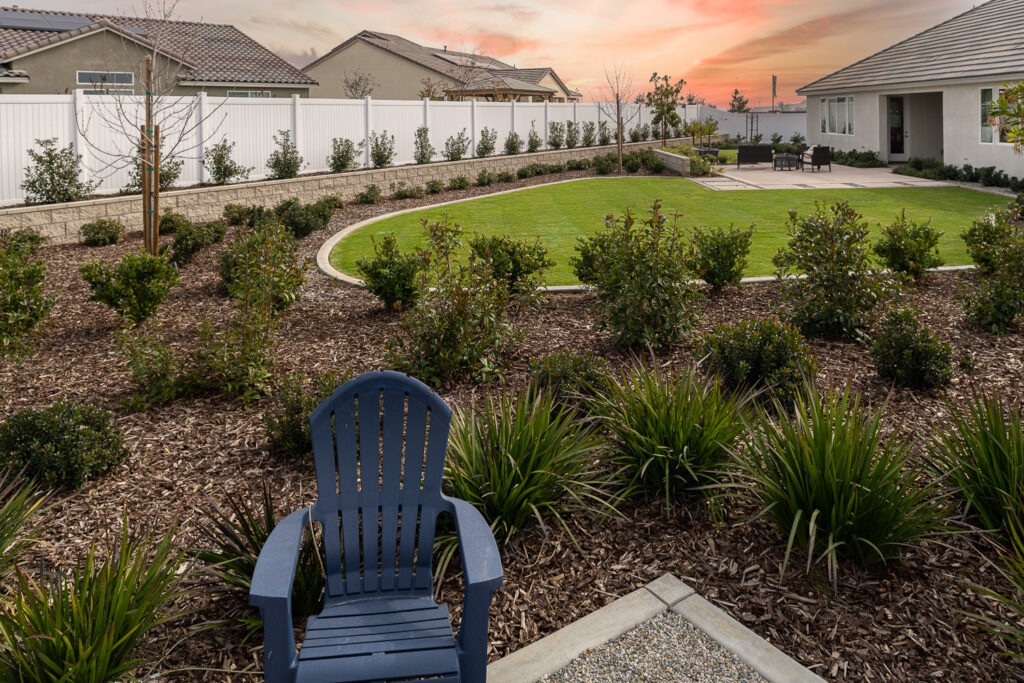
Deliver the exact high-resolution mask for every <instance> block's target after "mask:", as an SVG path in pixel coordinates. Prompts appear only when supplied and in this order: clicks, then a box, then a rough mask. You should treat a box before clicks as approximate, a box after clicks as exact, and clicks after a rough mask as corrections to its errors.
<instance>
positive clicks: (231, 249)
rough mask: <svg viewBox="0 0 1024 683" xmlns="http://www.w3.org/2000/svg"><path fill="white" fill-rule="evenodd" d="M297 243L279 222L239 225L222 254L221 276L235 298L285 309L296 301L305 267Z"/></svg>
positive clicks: (306, 265)
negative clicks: (250, 225)
mask: <svg viewBox="0 0 1024 683" xmlns="http://www.w3.org/2000/svg"><path fill="white" fill-rule="evenodd" d="M298 250H299V245H298V242H297V241H296V239H295V237H294V235H292V233H291V231H290V230H289V229H288V228H286V227H285V226H284V225H282V224H281V223H276V222H273V221H267V222H261V223H258V224H257V225H255V226H254V227H251V228H239V229H237V230H236V233H235V238H234V239H233V240H232V241H231V244H229V245H228V248H227V251H225V252H224V253H223V254H221V259H220V275H221V279H223V281H224V284H225V285H226V286H227V290H228V293H229V294H231V296H233V297H234V298H236V299H238V300H240V301H242V302H245V303H247V304H249V303H252V304H256V305H262V304H268V305H271V306H273V307H274V308H275V309H278V310H280V309H284V308H287V307H288V306H290V305H291V304H293V303H294V302H295V301H298V299H299V296H300V293H299V288H300V287H301V286H302V283H303V282H304V281H305V278H304V277H303V274H304V273H305V271H306V268H307V267H308V264H307V263H306V261H305V260H304V259H302V258H301V257H300V256H299V253H298Z"/></svg>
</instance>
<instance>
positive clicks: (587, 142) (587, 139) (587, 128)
mask: <svg viewBox="0 0 1024 683" xmlns="http://www.w3.org/2000/svg"><path fill="white" fill-rule="evenodd" d="M582 131H583V136H582V138H581V140H580V143H581V144H582V145H583V146H584V147H593V146H594V145H596V144H597V124H596V123H594V122H593V121H585V122H584V123H583V126H582Z"/></svg>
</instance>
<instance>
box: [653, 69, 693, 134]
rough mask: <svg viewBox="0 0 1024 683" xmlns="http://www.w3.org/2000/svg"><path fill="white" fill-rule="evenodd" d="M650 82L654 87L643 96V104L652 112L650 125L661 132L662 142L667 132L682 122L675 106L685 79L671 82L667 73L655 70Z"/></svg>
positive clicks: (677, 103)
mask: <svg viewBox="0 0 1024 683" xmlns="http://www.w3.org/2000/svg"><path fill="white" fill-rule="evenodd" d="M651 83H653V84H654V89H653V90H651V91H650V92H648V93H647V94H646V95H645V96H644V104H646V105H647V107H648V108H649V109H650V110H651V112H652V113H653V114H654V117H653V118H652V119H651V125H653V126H654V129H655V131H659V132H660V133H661V135H660V137H661V142H662V144H664V143H665V141H666V140H667V139H668V132H669V131H670V130H672V129H673V128H678V127H679V126H680V125H681V124H682V119H680V118H679V112H678V111H676V108H677V107H678V105H679V94H680V93H681V92H682V90H683V86H684V85H686V81H684V80H683V79H682V78H680V79H679V80H678V81H676V82H675V83H673V82H672V79H671V78H669V77H668V75H665V76H659V75H658V72H657V71H655V72H654V74H652V75H651Z"/></svg>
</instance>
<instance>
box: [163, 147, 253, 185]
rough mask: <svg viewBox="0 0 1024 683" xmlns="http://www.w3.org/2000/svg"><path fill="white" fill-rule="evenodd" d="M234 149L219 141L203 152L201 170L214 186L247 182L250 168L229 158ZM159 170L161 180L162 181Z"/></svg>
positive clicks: (250, 171)
mask: <svg viewBox="0 0 1024 683" xmlns="http://www.w3.org/2000/svg"><path fill="white" fill-rule="evenodd" d="M234 149H235V143H233V142H228V141H227V140H221V141H220V142H218V143H216V144H214V145H211V146H210V148H209V149H207V150H206V151H205V152H203V168H205V169H206V172H207V173H208V174H209V175H210V181H211V182H212V183H213V184H214V185H223V184H224V183H230V182H231V181H232V180H248V179H249V174H250V173H252V170H253V169H252V167H250V166H242V165H241V164H239V163H238V162H236V161H235V160H234V159H232V158H231V152H232V151H233V150H234ZM162 176H163V170H162V169H161V180H162V179H163V177H162Z"/></svg>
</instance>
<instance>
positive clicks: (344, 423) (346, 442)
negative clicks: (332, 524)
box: [313, 397, 361, 593]
mask: <svg viewBox="0 0 1024 683" xmlns="http://www.w3.org/2000/svg"><path fill="white" fill-rule="evenodd" d="M337 403H338V405H337V406H336V410H337V412H336V413H335V424H336V425H337V438H336V450H335V452H333V453H331V457H332V458H333V459H334V461H335V463H336V464H335V467H336V468H337V469H336V471H337V473H338V474H337V477H338V481H337V483H336V484H335V486H336V487H337V488H338V491H339V493H338V501H337V510H335V511H333V512H334V514H338V512H339V511H343V510H344V509H345V507H344V506H345V505H346V502H347V504H348V505H349V506H350V507H354V506H353V503H354V501H355V499H356V496H357V495H358V493H359V469H358V463H357V461H356V458H355V454H356V451H357V448H358V446H357V443H358V442H357V436H356V404H355V397H349V398H348V400H345V401H341V400H339V401H338V402H337ZM313 455H314V457H317V458H319V457H320V454H318V453H317V452H316V451H313ZM332 483H333V482H332ZM320 495H323V494H322V493H321V494H320ZM329 512H330V511H329ZM326 533H327V532H326V530H325V531H324V535H326ZM341 537H342V541H343V545H344V547H345V557H350V558H352V561H350V562H346V563H345V592H348V593H357V592H359V589H360V587H361V586H360V576H359V559H358V558H359V517H358V516H357V515H356V514H343V515H341Z"/></svg>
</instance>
